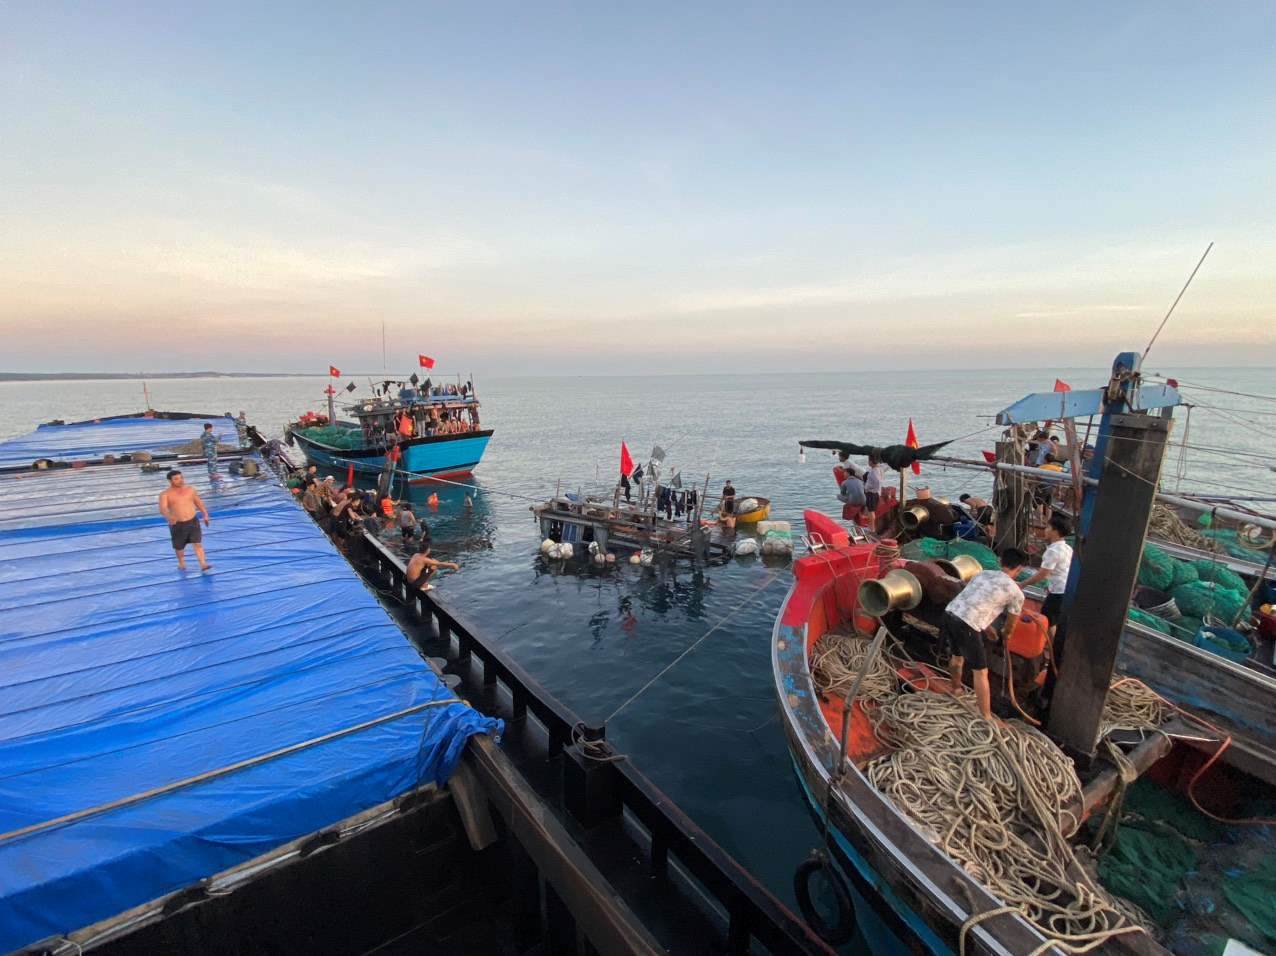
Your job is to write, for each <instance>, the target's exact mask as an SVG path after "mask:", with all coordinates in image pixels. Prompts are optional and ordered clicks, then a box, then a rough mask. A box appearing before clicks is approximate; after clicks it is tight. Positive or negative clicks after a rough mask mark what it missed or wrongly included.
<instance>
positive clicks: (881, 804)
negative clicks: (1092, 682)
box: [771, 512, 1276, 954]
mask: <svg viewBox="0 0 1276 956" xmlns="http://www.w3.org/2000/svg"><path fill="white" fill-rule="evenodd" d="M813 519H814V520H813ZM831 529H836V530H831ZM837 531H842V532H843V533H842V537H841V538H840V540H839V539H838V538H837ZM807 532H808V535H811V536H815V535H820V536H821V537H822V538H823V539H824V540H833V541H835V545H834V546H833V547H823V548H821V549H820V550H819V551H818V552H816V553H814V554H810V555H807V556H804V557H802V558H799V559H798V560H797V561H796V562H795V564H794V583H793V586H792V588H791V589H790V591H789V593H788V595H787V597H786V598H785V601H784V603H783V605H782V606H781V609H780V612H779V614H778V616H777V618H776V623H775V627H774V630H773V632H772V641H771V660H772V668H773V673H774V681H775V692H776V695H777V698H778V701H779V704H780V712H781V718H782V724H783V727H784V731H785V734H786V737H787V739H788V743H789V749H790V752H791V754H792V758H793V763H794V767H795V770H796V772H797V775H798V779H799V782H800V784H801V786H802V790H803V793H804V794H805V796H806V798H807V801H808V804H809V805H810V807H811V810H812V812H813V814H814V815H815V817H816V819H817V822H818V823H819V824H820V825H821V826H822V827H823V826H827V833H828V844H827V846H826V847H825V850H824V852H826V853H828V854H829V856H830V858H831V860H832V862H833V863H834V865H835V866H836V867H837V872H838V873H839V874H840V875H841V876H842V877H843V878H844V879H846V880H847V881H848V883H850V884H851V885H852V886H853V887H854V888H855V889H856V891H857V893H856V894H855V895H856V898H858V899H859V900H860V904H861V905H859V906H856V907H855V920H854V921H855V922H856V923H857V924H858V930H859V933H860V935H861V936H862V937H863V938H864V939H865V940H867V942H868V944H869V948H870V950H871V951H872V952H897V951H911V952H931V953H954V952H957V951H958V950H959V949H960V937H961V936H962V935H963V927H967V932H966V941H965V942H966V951H967V952H983V953H999V954H1006V953H1012V954H1028V953H1033V952H1038V951H1041V950H1040V949H1039V947H1042V946H1044V945H1046V944H1047V943H1048V937H1047V936H1046V935H1045V934H1043V933H1042V932H1040V930H1039V928H1037V927H1035V926H1033V925H1032V924H1031V923H1029V922H1028V921H1027V920H1025V919H1023V918H1022V917H1021V916H1019V915H1018V914H1016V913H1014V912H1009V913H1002V914H1001V915H997V916H995V917H994V916H990V917H988V918H987V919H986V920H984V921H980V922H978V923H974V922H973V920H974V919H975V918H977V917H978V916H979V915H980V914H990V913H994V912H995V911H998V910H1001V909H1002V908H1003V900H1002V899H1001V898H999V897H998V896H997V895H996V894H995V893H993V892H991V891H990V890H989V889H988V888H987V887H985V886H984V885H983V884H982V883H981V882H980V881H979V880H978V879H976V878H975V877H974V876H972V875H971V874H970V873H969V872H968V871H967V870H966V869H965V868H963V867H962V866H961V865H960V864H959V863H958V862H956V861H955V860H953V859H951V858H950V857H948V856H947V855H946V854H945V853H944V852H943V851H942V850H941V849H940V846H939V845H937V844H938V843H941V842H942V840H939V839H937V837H936V834H935V833H934V832H932V831H929V830H927V829H926V828H925V827H924V826H921V825H919V824H918V823H917V821H915V820H913V819H912V818H910V816H909V813H908V811H907V808H906V807H903V806H898V805H896V804H895V803H894V802H892V800H891V799H890V798H889V797H888V796H886V795H885V794H883V793H882V792H880V791H879V790H878V789H877V788H875V787H874V786H873V784H872V783H871V782H870V780H869V777H868V775H867V773H866V769H867V768H868V766H869V764H870V762H871V761H872V760H873V759H875V758H878V757H881V756H882V755H883V753H884V752H885V751H884V747H883V744H882V743H881V741H879V740H878V739H877V738H876V736H875V734H874V730H873V726H872V722H871V721H870V719H869V716H868V712H867V711H866V709H865V708H864V707H863V706H862V705H861V703H860V702H858V701H857V702H856V703H855V704H854V705H852V708H851V718H850V720H849V726H848V725H844V723H843V721H844V718H845V717H846V708H845V705H844V701H843V700H840V699H838V698H837V697H836V696H833V695H829V694H821V692H820V691H819V690H818V689H817V686H816V681H815V679H814V676H813V671H812V664H811V661H812V653H813V651H814V650H815V648H816V645H817V643H818V642H819V641H820V640H821V638H823V637H825V636H826V635H830V634H835V633H843V634H851V633H854V632H856V631H859V632H861V633H862V632H864V631H865V630H869V629H872V628H874V627H876V624H877V622H876V621H875V620H874V619H873V618H871V617H869V616H868V615H867V614H866V613H865V609H864V608H863V607H862V606H861V604H860V600H859V594H860V591H859V589H860V586H861V585H862V584H864V582H866V581H868V580H871V579H873V578H880V577H881V575H883V574H884V573H885V568H886V566H887V564H888V560H887V561H885V562H884V561H883V558H882V547H881V544H880V543H879V542H876V541H872V540H867V539H863V538H861V539H860V540H858V541H856V540H853V539H850V540H848V538H847V536H846V534H845V529H843V528H841V527H840V526H839V525H838V524H837V522H834V521H833V520H832V519H829V518H827V517H826V516H823V515H815V513H811V512H808V514H807ZM843 542H844V543H843ZM1032 606H1033V605H1032V604H1031V603H1030V604H1029V607H1030V608H1031V607H1032ZM891 625H892V628H893V629H892V632H891V633H892V635H894V636H899V637H900V638H901V639H903V640H905V641H906V643H907V644H908V646H909V651H910V656H915V657H917V658H924V657H925V649H924V647H922V646H920V645H921V644H922V643H924V638H919V637H918V634H917V633H916V632H910V631H909V627H908V625H907V624H906V623H905V622H904V620H903V616H902V615H900V616H899V617H898V618H896V619H895V620H892V621H891ZM895 629H898V631H896V630H895ZM1164 638H1165V636H1164V635H1161V634H1159V633H1158V632H1155V631H1149V630H1147V629H1143V628H1139V627H1138V626H1131V627H1130V628H1127V631H1126V633H1125V635H1124V637H1123V640H1122V656H1121V658H1120V666H1121V668H1122V670H1123V671H1124V672H1125V673H1126V674H1129V675H1132V676H1139V677H1141V678H1145V679H1147V680H1148V681H1149V683H1152V684H1153V685H1154V686H1159V687H1160V688H1162V689H1163V690H1164V691H1165V692H1166V694H1167V696H1170V698H1171V699H1172V700H1174V701H1176V702H1177V703H1179V704H1181V705H1193V706H1194V707H1196V708H1199V709H1200V710H1203V711H1206V712H1207V713H1208V719H1209V720H1210V722H1211V723H1212V724H1215V725H1218V726H1221V727H1222V729H1223V730H1225V731H1226V732H1228V733H1230V734H1231V735H1232V743H1231V746H1230V747H1228V748H1227V750H1226V752H1225V753H1224V754H1223V758H1222V760H1223V762H1225V763H1226V764H1227V765H1228V769H1227V772H1228V773H1233V774H1242V775H1243V776H1238V777H1237V779H1238V780H1244V781H1247V782H1246V783H1244V784H1243V786H1244V787H1245V788H1247V789H1250V790H1251V792H1259V791H1261V789H1262V788H1263V786H1264V783H1265V782H1266V783H1272V782H1276V774H1273V770H1274V769H1276V751H1273V749H1272V746H1271V745H1272V739H1271V730H1270V728H1271V726H1272V724H1271V721H1272V719H1273V718H1276V713H1273V709H1272V701H1273V700H1276V696H1273V695H1272V694H1271V686H1270V681H1269V680H1267V679H1265V678H1263V677H1262V676H1261V675H1257V674H1255V673H1254V672H1252V671H1249V670H1247V669H1245V668H1242V667H1239V666H1237V665H1234V664H1231V663H1230V662H1227V661H1221V660H1220V659H1219V658H1217V657H1215V656H1214V655H1211V654H1208V653H1206V652H1204V651H1201V650H1200V649H1199V648H1194V647H1192V646H1190V645H1186V644H1183V643H1182V642H1175V641H1172V640H1168V639H1167V640H1168V643H1167V640H1163V639H1164ZM1167 649H1168V650H1169V651H1170V652H1171V654H1172V656H1169V657H1166V658H1159V657H1158V656H1157V655H1158V654H1159V653H1160V652H1162V651H1165V650H1167ZM925 663H927V664H929V665H931V666H932V667H934V670H933V671H932V672H931V675H930V676H931V677H932V678H933V677H935V676H937V675H942V673H943V672H942V671H941V670H940V669H939V668H938V667H936V666H935V665H936V659H935V657H933V656H931V657H929V658H927V659H925ZM990 669H991V670H992V672H993V674H992V677H993V683H994V687H997V686H998V682H999V681H1002V680H1004V669H1002V668H1000V667H999V666H998V662H997V661H996V658H994V659H993V660H992V661H990ZM901 676H905V675H903V674H902V672H901ZM913 679H914V680H915V679H916V677H915V676H914V677H913ZM944 681H946V677H941V680H940V683H941V684H942V682H944ZM1171 685H1177V686H1178V687H1181V688H1182V690H1181V691H1180V692H1178V693H1175V692H1174V688H1173V687H1171ZM1238 695H1240V696H1238ZM1229 712H1230V713H1231V714H1232V716H1233V718H1234V719H1232V720H1228V719H1227V718H1225V717H1222V716H1221V715H1222V714H1225V713H1229ZM971 719H972V720H974V719H976V718H975V715H974V713H973V712H972V714H971ZM844 727H845V729H846V733H847V739H848V758H849V759H848V761H847V763H846V764H845V765H844V766H843V765H842V764H841V748H842V735H843V732H844ZM1162 730H1163V733H1162V734H1154V735H1151V736H1149V737H1148V738H1147V740H1142V741H1141V740H1139V739H1138V738H1137V737H1136V738H1133V739H1129V740H1125V741H1122V743H1121V749H1122V751H1123V752H1124V754H1125V756H1126V759H1127V760H1129V761H1130V762H1131V764H1133V765H1134V766H1136V767H1137V768H1138V769H1139V770H1141V771H1142V772H1144V773H1153V774H1157V773H1159V774H1160V775H1161V776H1170V775H1171V770H1174V769H1175V768H1177V767H1183V766H1186V767H1189V768H1190V767H1194V766H1196V767H1199V766H1200V761H1201V750H1202V749H1205V750H1209V751H1212V750H1213V749H1215V748H1217V746H1218V743H1217V738H1215V739H1214V740H1211V741H1210V742H1209V743H1204V742H1202V741H1201V737H1200V733H1199V731H1196V732H1195V733H1194V732H1193V731H1192V730H1190V729H1189V728H1188V727H1186V726H1181V725H1179V726H1175V725H1166V726H1165V727H1164V728H1162ZM1189 738H1195V739H1189ZM1149 741H1152V742H1153V743H1149ZM1114 776H1115V772H1114V771H1109V770H1106V769H1105V770H1100V769H1098V768H1097V767H1095V768H1092V770H1091V771H1090V772H1088V773H1083V775H1082V777H1081V784H1082V803H1081V805H1080V807H1079V808H1078V809H1079V815H1080V816H1081V817H1082V818H1086V817H1089V816H1091V815H1096V814H1100V813H1101V812H1102V811H1103V808H1104V806H1105V805H1106V804H1107V803H1108V802H1109V801H1110V800H1111V799H1112V797H1113V793H1114V790H1113V787H1112V784H1113V777H1114ZM799 898H800V899H801V896H800V897H799ZM830 922H832V921H830ZM1102 951H1105V952H1108V951H1110V952H1149V953H1150V952H1164V951H1165V950H1164V949H1163V948H1162V947H1161V946H1160V945H1159V944H1158V943H1157V942H1156V941H1155V940H1153V939H1152V938H1151V937H1150V936H1147V935H1145V934H1143V933H1131V934H1128V935H1120V936H1115V937H1113V938H1112V939H1111V940H1110V941H1108V942H1107V943H1106V944H1105V945H1104V946H1103V950H1102Z"/></svg>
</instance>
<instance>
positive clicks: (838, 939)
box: [793, 851, 855, 946]
mask: <svg viewBox="0 0 1276 956" xmlns="http://www.w3.org/2000/svg"><path fill="white" fill-rule="evenodd" d="M821 870H823V871H825V873H826V874H827V876H826V877H825V878H826V879H827V880H828V882H829V885H830V886H831V887H832V888H833V895H834V897H835V898H836V900H837V920H836V921H835V922H833V923H829V922H828V920H826V919H825V918H824V917H823V916H822V915H821V914H820V911H819V910H817V909H816V908H815V904H814V902H813V901H812V899H811V878H812V877H813V876H815V875H816V874H817V873H819V872H820V871H821ZM793 893H794V895H795V896H797V901H798V908H799V909H801V911H802V918H803V919H805V920H806V922H807V925H808V926H810V927H811V929H813V930H815V932H816V933H817V934H818V935H819V937H820V939H822V940H824V942H826V943H828V944H829V945H830V946H841V945H842V944H844V943H848V942H850V940H851V937H852V936H854V935H855V904H854V903H852V902H851V894H850V892H849V891H848V890H847V889H846V885H845V884H844V883H843V882H842V877H841V876H840V875H838V872H837V871H836V870H835V869H834V868H833V865H832V863H830V862H829V860H828V858H827V857H826V856H825V855H824V854H823V853H820V852H818V851H816V852H814V853H812V854H811V856H810V858H808V859H806V860H803V861H802V864H801V865H800V866H799V867H798V868H797V870H796V872H794V874H793Z"/></svg>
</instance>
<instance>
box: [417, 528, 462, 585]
mask: <svg viewBox="0 0 1276 956" xmlns="http://www.w3.org/2000/svg"><path fill="white" fill-rule="evenodd" d="M439 568H450V569H451V570H453V571H459V570H461V566H460V565H459V564H454V563H453V562H451V561H436V560H435V559H434V558H432V557H430V539H429V538H428V537H427V538H425V539H424V540H423V541H422V542H421V544H420V545H418V550H417V553H416V554H414V555H412V559H411V560H410V561H408V566H407V569H406V571H405V573H404V583H405V584H407V586H408V588H409V590H419V591H433V590H434V585H433V584H431V583H430V578H432V577H434V575H435V574H436V573H437V572H438V570H439Z"/></svg>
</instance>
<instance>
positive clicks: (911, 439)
mask: <svg viewBox="0 0 1276 956" xmlns="http://www.w3.org/2000/svg"><path fill="white" fill-rule="evenodd" d="M904 444H905V445H907V446H908V447H909V448H920V447H921V443H920V442H918V441H917V432H915V431H914V430H913V420H912V419H911V418H910V419H909V420H908V437H907V438H905V439H904ZM921 473H922V463H921V462H920V461H915V462H913V474H914V475H920V474H921Z"/></svg>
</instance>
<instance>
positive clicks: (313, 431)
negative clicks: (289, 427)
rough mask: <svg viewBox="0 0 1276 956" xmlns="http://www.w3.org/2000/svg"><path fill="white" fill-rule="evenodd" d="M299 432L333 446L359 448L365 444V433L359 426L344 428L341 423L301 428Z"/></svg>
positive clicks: (304, 436)
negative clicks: (363, 433)
mask: <svg viewBox="0 0 1276 956" xmlns="http://www.w3.org/2000/svg"><path fill="white" fill-rule="evenodd" d="M297 434H298V435H301V436H302V437H303V438H309V439H310V440H311V441H316V442H319V443H320V444H322V445H329V446H331V447H333V448H346V449H349V448H359V447H360V446H362V444H363V435H362V433H361V432H360V431H359V430H358V429H357V428H343V427H342V426H340V425H318V426H315V427H314V428H299V429H297Z"/></svg>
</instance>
